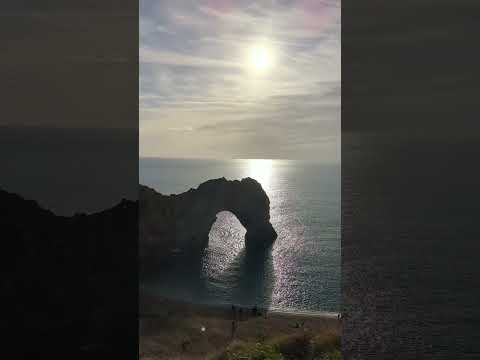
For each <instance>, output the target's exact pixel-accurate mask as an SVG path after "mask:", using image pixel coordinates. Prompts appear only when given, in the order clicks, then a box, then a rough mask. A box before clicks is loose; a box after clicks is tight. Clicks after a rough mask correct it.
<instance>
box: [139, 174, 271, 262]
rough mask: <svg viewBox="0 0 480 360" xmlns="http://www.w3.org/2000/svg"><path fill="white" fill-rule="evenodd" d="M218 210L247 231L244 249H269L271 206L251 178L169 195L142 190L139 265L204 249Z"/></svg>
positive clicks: (211, 182) (218, 181) (207, 184)
mask: <svg viewBox="0 0 480 360" xmlns="http://www.w3.org/2000/svg"><path fill="white" fill-rule="evenodd" d="M220 211H230V212H232V213H233V214H234V215H235V216H236V217H237V218H238V220H239V221H240V223H241V224H242V225H243V226H244V227H245V229H246V230H247V232H246V234H245V245H246V247H247V249H250V248H256V247H265V246H268V245H271V244H272V242H273V241H274V240H275V239H276V237H277V233H276V232H275V230H274V229H273V227H272V224H271V223H270V201H269V199H268V196H267V194H266V193H265V191H264V190H263V189H262V186H261V185H260V184H259V183H258V182H257V181H255V180H254V179H251V178H245V179H243V180H241V181H239V180H233V181H230V180H226V179H225V178H220V179H214V180H209V181H206V182H204V183H202V184H201V185H200V186H199V187H198V188H197V189H190V190H189V191H187V192H184V193H182V194H178V195H169V196H167V195H162V194H160V193H158V192H156V191H155V190H153V189H151V188H148V187H146V186H142V185H141V186H140V195H139V225H140V239H139V242H140V261H146V262H149V261H153V262H155V261H159V260H160V259H162V258H164V257H165V256H168V255H169V254H172V253H175V252H196V251H201V250H203V249H204V248H205V247H206V246H207V245H208V234H209V232H210V228H211V226H212V225H213V223H214V222H215V220H216V215H217V214H218V213H219V212H220Z"/></svg>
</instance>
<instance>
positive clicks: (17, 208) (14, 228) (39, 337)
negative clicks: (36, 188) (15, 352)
mask: <svg viewBox="0 0 480 360" xmlns="http://www.w3.org/2000/svg"><path fill="white" fill-rule="evenodd" d="M137 215H138V205H137V203H136V202H133V201H122V202H120V203H119V204H118V205H116V206H114V207H113V208H110V209H107V210H105V211H102V212H99V213H95V214H89V215H76V216H72V217H64V216H56V215H55V214H53V213H52V212H50V211H48V210H45V209H43V208H41V207H40V206H39V205H38V204H37V203H36V202H35V201H32V200H25V199H23V198H22V197H20V196H18V195H15V194H11V193H8V192H5V191H2V190H0V231H1V233H0V238H1V239H2V255H3V256H2V261H1V262H0V264H1V265H0V266H1V268H2V272H3V274H4V275H5V276H4V277H3V279H2V281H1V282H0V284H1V292H2V294H3V299H4V300H5V301H6V302H7V304H9V305H8V306H6V308H7V309H8V311H7V312H6V314H5V316H4V319H3V320H4V321H3V322H2V325H0V328H2V327H3V328H4V330H6V331H7V333H11V334H22V338H23V336H24V335H25V334H35V336H34V339H32V340H31V341H32V343H30V342H29V344H30V345H29V346H28V347H26V348H22V351H25V352H26V353H25V354H23V353H22V354H23V355H24V356H25V357H26V356H27V355H28V354H29V351H31V352H32V353H35V351H40V350H41V349H42V347H45V348H48V349H50V347H51V344H52V341H54V342H55V349H57V351H58V352H59V354H63V355H65V354H68V356H71V357H74V358H77V357H76V356H77V354H79V353H82V354H83V355H85V356H87V357H88V354H87V353H88V352H87V353H85V352H84V351H83V350H81V347H82V346H85V345H97V346H100V347H102V349H103V350H102V351H106V352H107V353H109V354H115V353H116V352H117V351H118V352H119V354H122V352H128V351H129V350H128V349H127V348H122V347H121V346H119V344H122V343H123V344H125V346H126V347H128V346H127V344H128V343H129V342H130V343H131V339H134V338H136V336H137V334H136V333H132V329H135V324H136V312H137V307H136V305H135V304H136V303H137V294H138V289H137V288H136V281H132V280H131V279H132V277H136V274H137V272H138V258H137V249H138V248H137V245H138V242H137V240H138V226H137V221H136V220H137ZM53 339H55V340H53ZM122 339H123V340H122ZM29 341H30V340H29ZM49 346H50V347H49ZM39 349H40V350H39ZM54 355H55V354H52V356H54ZM83 355H82V356H83ZM133 355H134V354H133ZM68 356H67V357H68ZM92 356H93V355H92ZM20 357H22V356H20ZM53 358H55V357H53Z"/></svg>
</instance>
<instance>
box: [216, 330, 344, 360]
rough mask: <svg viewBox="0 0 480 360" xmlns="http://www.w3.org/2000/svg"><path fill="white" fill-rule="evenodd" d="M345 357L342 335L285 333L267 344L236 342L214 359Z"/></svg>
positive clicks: (327, 359)
mask: <svg viewBox="0 0 480 360" xmlns="http://www.w3.org/2000/svg"><path fill="white" fill-rule="evenodd" d="M307 359H312V360H341V359H342V355H341V352H340V337H339V336H338V335H336V334H334V333H329V332H327V333H323V334H317V335H315V336H312V335H311V334H309V333H300V334H295V335H289V336H283V337H280V338H276V339H274V340H272V341H269V342H266V343H263V342H257V343H251V342H242V341H235V342H233V343H232V344H230V345H229V346H228V347H227V349H226V350H224V351H223V352H221V353H220V354H217V355H216V356H214V357H212V358H211V360H307Z"/></svg>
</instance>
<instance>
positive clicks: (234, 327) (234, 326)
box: [231, 320, 237, 340]
mask: <svg viewBox="0 0 480 360" xmlns="http://www.w3.org/2000/svg"><path fill="white" fill-rule="evenodd" d="M236 331H237V322H236V321H235V320H232V330H231V338H232V340H233V338H234V337H235V332H236Z"/></svg>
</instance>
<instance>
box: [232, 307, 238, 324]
mask: <svg viewBox="0 0 480 360" xmlns="http://www.w3.org/2000/svg"><path fill="white" fill-rule="evenodd" d="M236 319H237V310H236V309H235V305H233V304H232V320H236Z"/></svg>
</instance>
